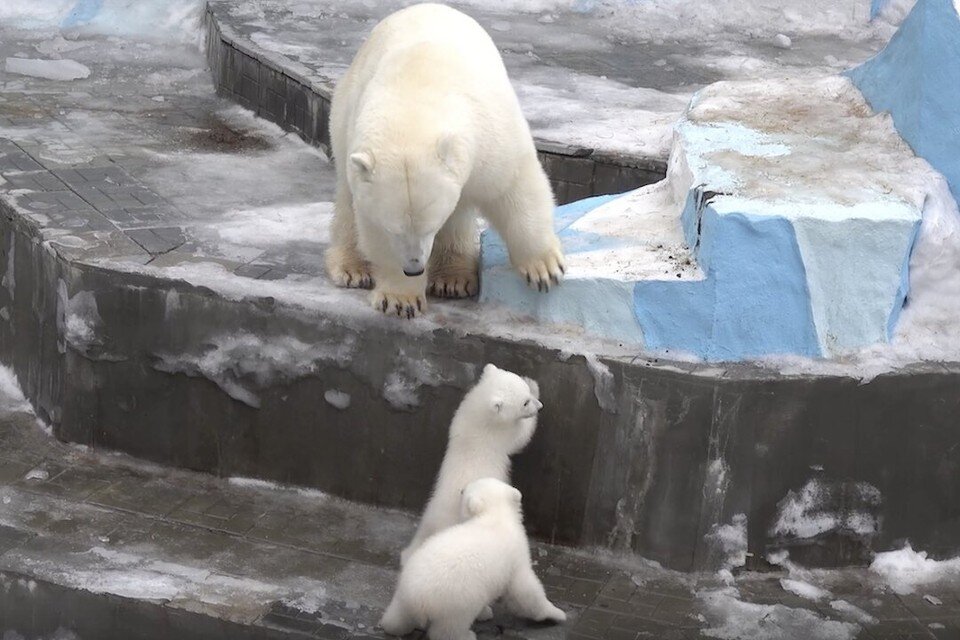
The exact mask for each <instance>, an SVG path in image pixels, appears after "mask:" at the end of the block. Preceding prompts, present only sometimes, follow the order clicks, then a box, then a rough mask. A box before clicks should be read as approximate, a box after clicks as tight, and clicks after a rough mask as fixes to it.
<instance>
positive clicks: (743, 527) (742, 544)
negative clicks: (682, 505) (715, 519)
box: [707, 513, 747, 578]
mask: <svg viewBox="0 0 960 640" xmlns="http://www.w3.org/2000/svg"><path fill="white" fill-rule="evenodd" d="M707 540H709V541H710V542H712V543H713V544H714V545H715V548H716V550H717V552H718V554H719V555H720V571H725V572H726V573H725V574H723V577H725V578H731V577H732V576H731V575H728V574H729V572H730V570H731V569H734V568H736V567H742V566H744V565H745V564H747V516H746V514H744V513H738V514H736V515H735V516H733V520H732V521H731V522H730V523H729V524H721V525H714V527H713V530H712V531H710V533H708V534H707Z"/></svg>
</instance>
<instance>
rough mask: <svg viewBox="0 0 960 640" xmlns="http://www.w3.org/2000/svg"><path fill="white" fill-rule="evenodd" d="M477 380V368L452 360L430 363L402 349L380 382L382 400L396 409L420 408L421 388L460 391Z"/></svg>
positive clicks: (429, 360) (428, 360) (430, 361)
mask: <svg viewBox="0 0 960 640" xmlns="http://www.w3.org/2000/svg"><path fill="white" fill-rule="evenodd" d="M476 377H477V373H476V365H472V364H468V363H465V362H459V361H455V360H447V361H443V362H440V361H433V360H431V359H428V358H424V357H422V356H411V355H410V354H407V353H406V352H405V351H403V350H402V349H401V350H400V351H399V352H398V353H397V357H396V360H395V364H394V368H393V370H392V371H390V373H388V374H387V377H386V379H385V380H384V382H383V398H384V400H386V401H387V402H388V403H389V404H390V406H392V407H393V408H395V409H402V410H409V409H413V408H415V407H418V406H420V395H419V390H420V387H422V386H424V385H426V386H429V387H437V386H440V385H442V384H450V385H453V386H457V387H461V388H463V387H466V386H467V385H469V384H471V383H472V382H473V381H475V380H476Z"/></svg>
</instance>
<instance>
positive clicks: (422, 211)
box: [347, 135, 468, 276]
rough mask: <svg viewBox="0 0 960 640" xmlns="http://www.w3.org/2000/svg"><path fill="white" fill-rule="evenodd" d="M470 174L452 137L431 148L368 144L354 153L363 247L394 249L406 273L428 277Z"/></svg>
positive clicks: (353, 185) (353, 186)
mask: <svg viewBox="0 0 960 640" xmlns="http://www.w3.org/2000/svg"><path fill="white" fill-rule="evenodd" d="M384 146H390V145H384ZM467 171H468V169H467V161H466V152H465V150H464V145H463V144H462V143H461V142H460V141H459V140H458V139H457V138H456V137H455V136H452V135H444V136H441V137H439V138H438V139H435V140H433V141H431V142H430V143H429V144H426V145H411V146H409V147H406V148H400V149H390V150H384V149H378V150H375V149H372V148H370V147H369V146H366V147H362V148H360V149H358V150H356V151H354V152H353V153H351V154H350V157H349V159H348V161H347V181H348V183H349V185H350V192H351V194H352V196H353V207H354V211H355V212H356V217H357V223H358V224H357V230H358V232H359V234H360V243H361V247H363V246H369V247H376V248H377V249H378V250H379V251H381V252H382V251H384V250H390V251H391V252H392V253H393V256H392V257H393V259H395V260H396V262H397V268H398V269H400V270H402V271H403V273H405V274H406V275H408V276H418V275H420V274H422V273H423V272H424V270H425V269H426V268H427V261H428V260H429V258H430V253H431V251H432V250H433V240H434V238H435V237H436V235H437V232H439V231H440V228H441V227H443V225H444V223H445V222H446V221H447V219H448V218H449V217H450V214H451V213H453V210H454V208H455V207H456V206H457V202H459V200H460V192H461V190H462V188H463V183H464V181H465V180H466V173H467Z"/></svg>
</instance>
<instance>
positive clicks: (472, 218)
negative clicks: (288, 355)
mask: <svg viewBox="0 0 960 640" xmlns="http://www.w3.org/2000/svg"><path fill="white" fill-rule="evenodd" d="M330 140H331V145H332V151H333V156H334V161H335V163H336V169H337V197H336V204H335V207H334V220H333V227H332V244H331V246H330V248H329V249H328V250H327V254H326V262H327V270H328V272H329V274H330V276H331V278H332V279H333V280H334V282H335V283H336V284H338V285H340V286H344V287H363V288H367V287H370V286H371V285H372V286H373V287H374V290H373V294H372V297H371V301H372V303H373V306H374V308H377V309H379V310H381V311H383V312H385V313H390V314H394V313H395V314H396V315H398V316H405V317H408V318H412V317H414V316H416V315H417V314H418V313H420V312H421V311H422V310H423V308H424V307H425V305H426V301H425V299H424V296H425V294H426V291H427V288H428V286H429V290H430V292H431V293H432V294H434V295H438V296H441V297H464V296H469V295H473V294H474V293H476V292H477V289H478V276H477V267H478V264H477V263H478V254H479V249H478V243H477V220H476V215H477V212H478V211H479V212H480V213H481V214H483V215H484V217H486V219H487V220H488V221H489V222H490V224H491V225H493V227H494V228H495V229H496V230H497V231H498V232H499V233H500V235H501V237H503V239H504V241H505V242H506V244H507V248H508V250H509V253H510V260H511V262H512V263H513V265H514V267H515V268H516V269H517V270H518V271H519V272H520V274H521V275H522V276H523V277H524V278H526V280H527V282H528V283H530V284H531V286H534V287H537V288H538V289H540V290H544V291H546V290H549V288H550V283H551V281H552V282H555V283H556V282H559V280H560V278H561V276H562V274H563V271H564V266H563V254H562V253H561V250H560V241H559V240H558V238H557V236H556V234H555V233H554V231H553V208H554V200H553V193H552V192H551V190H550V183H549V182H548V181H547V177H546V174H544V172H543V168H542V167H541V166H540V163H539V162H538V161H537V154H536V148H535V147H534V144H533V138H532V136H531V135H530V128H529V126H528V125H527V122H526V120H525V119H524V118H523V114H522V113H521V111H520V104H519V102H518V101H517V97H516V94H514V92H513V88H512V87H511V86H510V82H509V79H508V78H507V71H506V69H505V68H504V66H503V61H502V59H501V58H500V54H499V52H498V51H497V48H496V45H494V43H493V41H492V40H491V39H490V36H488V35H487V33H486V32H485V31H484V30H483V28H482V27H481V26H480V25H479V24H477V22H476V21H475V20H473V19H472V18H470V17H468V16H466V15H464V14H462V13H460V12H459V11H456V10H454V9H451V8H449V7H445V6H443V5H438V4H418V5H413V6H411V7H408V8H406V9H402V10H400V11H397V12H396V13H394V14H392V15H390V16H388V17H387V18H385V19H384V20H383V21H382V22H380V24H378V25H377V26H376V27H375V28H374V29H373V31H372V32H371V34H370V37H369V38H368V39H367V41H366V42H365V43H364V44H363V46H362V47H361V48H360V51H359V52H358V53H357V56H356V57H355V58H354V60H353V63H352V64H351V65H350V68H349V69H348V70H347V73H346V75H345V76H344V77H343V79H342V80H340V82H339V83H338V84H337V88H336V91H335V92H334V96H333V104H332V107H331V113H330Z"/></svg>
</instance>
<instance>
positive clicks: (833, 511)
mask: <svg viewBox="0 0 960 640" xmlns="http://www.w3.org/2000/svg"><path fill="white" fill-rule="evenodd" d="M880 498H881V497H880V491H879V490H878V489H877V488H876V487H874V486H873V485H871V484H868V483H866V482H827V481H824V480H821V479H819V478H814V479H812V480H809V481H808V482H807V483H806V484H805V485H803V487H801V488H800V489H799V490H797V491H790V492H788V493H787V495H786V497H784V498H783V499H782V500H781V501H780V502H779V503H778V505H777V519H776V521H775V522H774V524H773V526H772V527H771V530H770V533H771V534H772V535H777V536H789V537H793V538H800V539H806V538H813V537H815V536H818V535H820V534H822V533H826V532H828V531H838V530H842V531H847V532H850V533H853V534H856V535H860V536H869V535H872V534H874V533H876V531H877V519H876V516H875V515H873V513H871V511H875V510H876V508H877V507H878V506H879V505H880Z"/></svg>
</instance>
